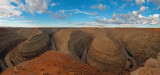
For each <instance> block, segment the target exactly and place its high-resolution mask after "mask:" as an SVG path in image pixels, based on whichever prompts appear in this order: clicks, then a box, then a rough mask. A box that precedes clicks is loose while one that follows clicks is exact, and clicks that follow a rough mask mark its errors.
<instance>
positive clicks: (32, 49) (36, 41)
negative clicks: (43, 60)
mask: <svg viewBox="0 0 160 75" xmlns="http://www.w3.org/2000/svg"><path fill="white" fill-rule="evenodd" d="M49 44H50V40H49V37H48V35H46V34H44V33H42V34H39V35H36V36H34V37H32V38H30V39H28V40H26V41H24V42H22V43H21V44H20V45H18V46H17V48H16V50H15V51H14V52H13V53H12V54H11V61H12V62H13V63H14V64H15V65H17V64H19V63H22V62H23V61H28V60H31V59H33V58H35V57H37V56H39V55H41V54H43V53H44V52H46V51H47V50H48V46H49Z"/></svg>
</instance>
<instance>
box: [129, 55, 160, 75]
mask: <svg viewBox="0 0 160 75" xmlns="http://www.w3.org/2000/svg"><path fill="white" fill-rule="evenodd" d="M157 59H158V58H157ZM157 59H153V58H150V59H148V60H147V61H146V62H145V64H144V66H143V67H140V68H138V69H137V70H135V71H133V72H131V75H159V74H160V61H159V60H157Z"/></svg>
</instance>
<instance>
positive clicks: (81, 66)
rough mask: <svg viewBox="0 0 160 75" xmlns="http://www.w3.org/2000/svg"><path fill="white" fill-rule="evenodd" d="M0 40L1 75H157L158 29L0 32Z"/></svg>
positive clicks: (18, 29)
mask: <svg viewBox="0 0 160 75" xmlns="http://www.w3.org/2000/svg"><path fill="white" fill-rule="evenodd" d="M0 36H1V37H0V55H1V58H0V72H2V73H1V74H2V75H13V74H15V75H16V74H20V75H24V74H33V75H40V74H41V75H53V74H54V75H82V74H84V75H146V74H150V73H151V72H155V73H154V74H150V75H157V74H159V73H160V69H159V68H160V66H157V65H159V62H160V61H159V60H160V59H159V58H160V57H159V56H160V54H158V53H159V52H160V39H159V38H160V29H159V28H15V29H14V28H1V29H0ZM153 61H154V62H153ZM148 69H150V70H151V71H149V72H147V73H144V74H141V73H142V72H145V71H147V70H148Z"/></svg>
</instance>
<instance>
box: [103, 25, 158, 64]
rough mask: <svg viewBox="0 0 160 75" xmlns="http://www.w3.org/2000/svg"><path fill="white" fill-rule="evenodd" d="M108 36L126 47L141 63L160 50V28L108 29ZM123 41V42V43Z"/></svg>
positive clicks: (154, 56) (153, 56)
mask: <svg viewBox="0 0 160 75" xmlns="http://www.w3.org/2000/svg"><path fill="white" fill-rule="evenodd" d="M106 32H107V36H108V37H109V38H111V39H112V40H114V41H116V42H117V43H119V44H120V45H121V44H126V46H125V48H126V49H127V50H128V52H129V53H130V54H131V56H132V57H134V58H135V59H136V60H137V63H138V64H139V65H140V64H142V63H144V62H145V61H146V60H147V59H148V58H156V55H157V54H158V52H160V46H159V45H160V39H159V38H160V30H159V29H154V28H153V29H144V28H115V29H106ZM122 41H123V43H122Z"/></svg>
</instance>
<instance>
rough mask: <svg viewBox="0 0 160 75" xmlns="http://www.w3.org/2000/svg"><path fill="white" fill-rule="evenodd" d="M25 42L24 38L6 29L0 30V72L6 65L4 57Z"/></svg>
mask: <svg viewBox="0 0 160 75" xmlns="http://www.w3.org/2000/svg"><path fill="white" fill-rule="evenodd" d="M24 40H26V39H25V37H23V36H21V35H19V34H17V33H14V32H11V31H9V30H8V29H0V67H1V70H5V69H6V68H7V65H6V63H7V62H5V56H6V55H7V53H8V52H9V51H11V50H12V49H13V48H15V47H16V46H17V45H18V44H19V43H21V42H22V41H24Z"/></svg>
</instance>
